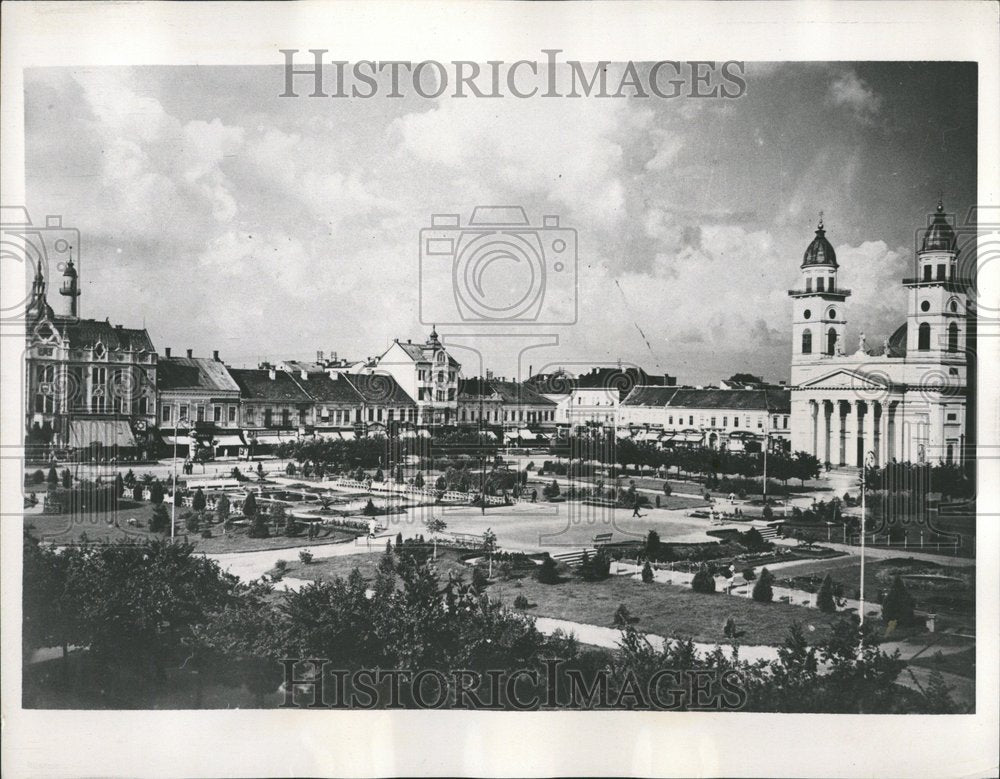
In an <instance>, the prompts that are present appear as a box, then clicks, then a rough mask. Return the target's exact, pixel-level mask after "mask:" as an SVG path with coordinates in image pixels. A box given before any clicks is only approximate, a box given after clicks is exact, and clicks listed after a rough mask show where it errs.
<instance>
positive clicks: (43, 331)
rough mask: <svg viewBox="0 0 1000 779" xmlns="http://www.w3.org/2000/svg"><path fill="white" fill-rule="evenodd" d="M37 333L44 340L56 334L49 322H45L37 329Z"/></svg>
mask: <svg viewBox="0 0 1000 779" xmlns="http://www.w3.org/2000/svg"><path fill="white" fill-rule="evenodd" d="M35 335H37V336H38V337H39V338H41V339H42V340H43V341H48V340H49V339H50V338H52V336H54V335H55V333H54V332H53V330H52V328H51V327H50V326H49V324H48V323H47V322H43V323H42V324H41V325H40V326H39V327H38V329H37V330H35Z"/></svg>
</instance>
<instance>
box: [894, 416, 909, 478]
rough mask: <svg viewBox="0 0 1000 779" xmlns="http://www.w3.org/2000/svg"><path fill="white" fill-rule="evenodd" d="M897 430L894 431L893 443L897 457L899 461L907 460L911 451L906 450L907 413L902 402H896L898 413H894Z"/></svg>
mask: <svg viewBox="0 0 1000 779" xmlns="http://www.w3.org/2000/svg"><path fill="white" fill-rule="evenodd" d="M893 421H894V422H895V430H894V431H893V436H892V443H893V446H894V447H895V454H894V456H895V458H896V459H897V460H898V461H899V462H901V463H902V462H906V461H907V460H908V459H909V453H908V452H907V451H906V414H905V412H904V409H903V404H902V402H897V403H896V413H895V414H894V415H893Z"/></svg>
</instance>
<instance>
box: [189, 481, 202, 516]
mask: <svg viewBox="0 0 1000 779" xmlns="http://www.w3.org/2000/svg"><path fill="white" fill-rule="evenodd" d="M191 508H193V509H194V510H195V511H204V510H205V493H204V492H203V491H202V489H201V487H199V488H198V489H196V490H195V491H194V497H192V498H191Z"/></svg>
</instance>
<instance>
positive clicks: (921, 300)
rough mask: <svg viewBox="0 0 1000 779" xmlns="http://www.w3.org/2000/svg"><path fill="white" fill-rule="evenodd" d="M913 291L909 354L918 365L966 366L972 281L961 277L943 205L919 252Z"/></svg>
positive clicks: (909, 290) (909, 303)
mask: <svg viewBox="0 0 1000 779" xmlns="http://www.w3.org/2000/svg"><path fill="white" fill-rule="evenodd" d="M916 260H917V263H916V264H917V276H916V277H915V278H912V279H904V281H903V283H904V285H905V286H906V292H907V311H906V353H907V355H908V356H909V357H910V358H912V359H915V360H918V361H921V362H922V361H924V360H925V359H926V360H930V361H932V362H935V363H936V362H939V361H940V362H946V363H947V362H961V363H963V364H964V363H965V359H966V354H965V339H966V324H967V323H966V313H967V312H966V308H967V305H968V298H967V289H966V284H967V283H968V281H967V280H966V279H962V278H959V275H958V244H957V241H956V239H955V230H954V229H953V228H952V226H951V224H950V223H949V222H948V217H947V215H946V214H945V212H944V204H943V203H942V202H941V201H940V200H939V201H938V204H937V210H936V212H935V213H934V216H933V217H932V219H931V223H930V226H929V227H928V229H927V232H926V233H925V234H924V237H923V241H922V242H921V246H920V250H919V251H918V252H917V258H916Z"/></svg>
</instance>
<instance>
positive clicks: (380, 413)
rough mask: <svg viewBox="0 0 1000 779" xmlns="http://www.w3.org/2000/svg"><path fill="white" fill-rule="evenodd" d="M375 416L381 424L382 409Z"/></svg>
mask: <svg viewBox="0 0 1000 779" xmlns="http://www.w3.org/2000/svg"><path fill="white" fill-rule="evenodd" d="M375 416H376V418H377V419H378V421H379V422H381V421H382V409H379V410H378V413H377V414H376V415H375Z"/></svg>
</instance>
